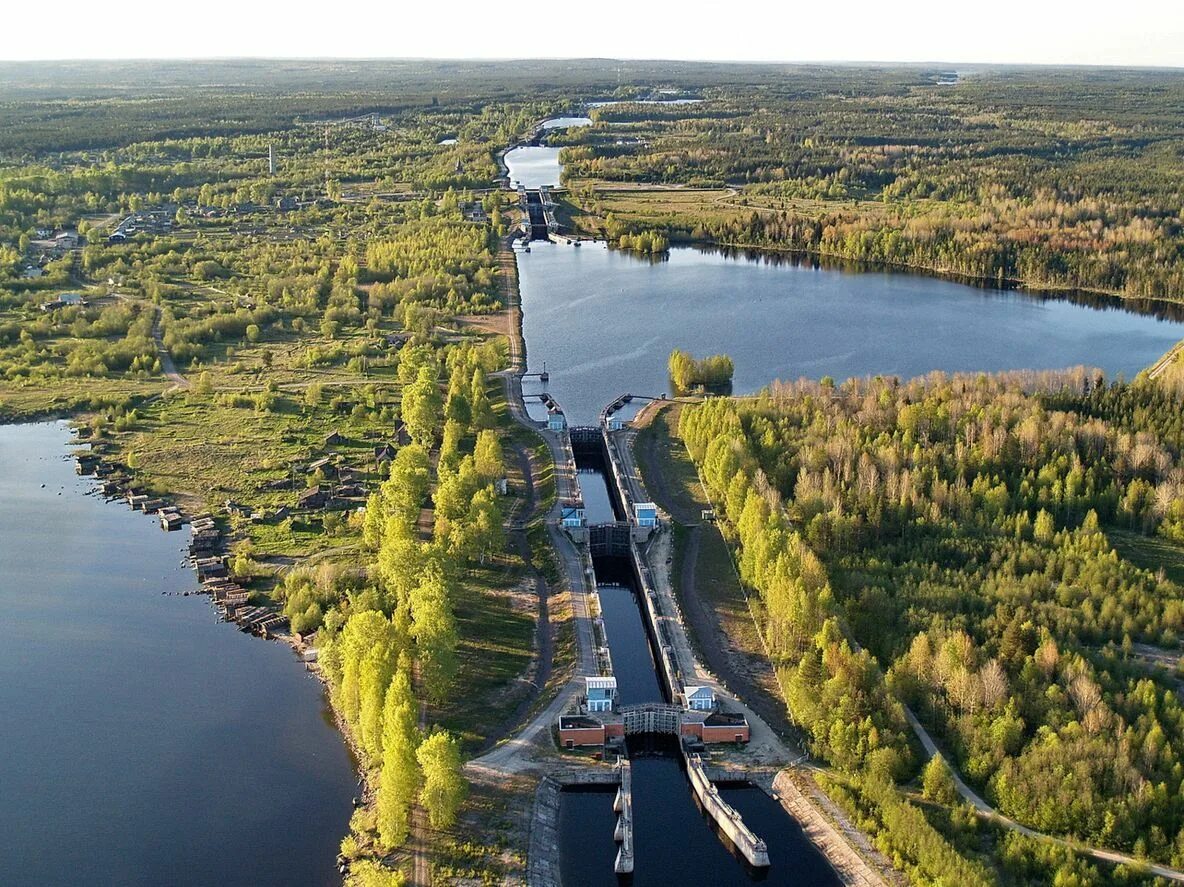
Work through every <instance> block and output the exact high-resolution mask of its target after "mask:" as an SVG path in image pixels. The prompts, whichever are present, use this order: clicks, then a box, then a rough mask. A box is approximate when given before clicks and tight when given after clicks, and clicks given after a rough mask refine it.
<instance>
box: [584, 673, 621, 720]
mask: <svg viewBox="0 0 1184 887" xmlns="http://www.w3.org/2000/svg"><path fill="white" fill-rule="evenodd" d="M584 696H585V698H586V699H587V700H588V702H587V705H588V711H590V712H593V711H612V710H613V703H614V702H616V699H617V679H616V678H614V677H612V676H608V677H603V676H595V677H594V676H591V675H589V676H588V677H586V678H584Z"/></svg>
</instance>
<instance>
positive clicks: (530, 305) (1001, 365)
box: [518, 243, 1184, 423]
mask: <svg viewBox="0 0 1184 887" xmlns="http://www.w3.org/2000/svg"><path fill="white" fill-rule="evenodd" d="M518 268H519V275H520V278H521V288H522V304H523V330H524V334H525V337H526V343H527V356H528V359H529V362H530V370H531V371H532V372H537V371H538V370H540V369H541V368H542V366H543V364H544V362H545V363H546V365H547V369H548V371H549V372H550V375H551V379H550V383H549V385H548V390H549V391H550V392H551V393H552V394H554V395H555V397H556V399H557V400H558V401H559V402H560V404H562V406H563V408H564V410H565V412H566V413H567V417H568V420H569V421H571V422H574V423H589V422H595V420H596V416H597V415H598V414H599V412H600V410H601V408H602V407H603V406H604V405H605V404H606V403H608V402H609V401H611V400H612V399H613V398H615V397H616V396H617V395H618V394H621V393H622V392H626V391H629V392H633V393H635V394H647V395H656V394H661V393H662V392H668V391H669V390H670V383H669V380H668V377H667V372H666V361H667V358H668V357H669V355H670V351H671V350H672V349H673V348H676V347H677V348H682V349H684V350H688V351H691V352H692V353H694V354H696V355H699V356H702V355H705V354H714V353H719V352H725V353H727V354H730V355H731V356H732V358H733V360H734V361H735V363H736V375H735V386H734V391H735V393H737V394H744V393H751V392H754V391H757V390H759V389H760V388H762V387H763V386H765V385H767V384H768V383H769V382H771V381H773V380H775V379H789V380H793V379H797V378H800V377H802V376H806V377H810V378H820V377H822V376H826V375H829V376H833V377H834V378H836V379H839V380H842V379H845V378H848V377H850V376H866V375H874V374H877V373H883V374H892V375H898V376H901V377H911V376H915V375H920V374H923V373H926V372H929V371H931V370H946V371H980V370H984V371H995V370H1004V369H1054V368H1061V367H1067V366H1074V365H1078V364H1087V365H1091V366H1097V367H1100V368H1102V369H1104V370H1106V371H1107V372H1109V373H1124V374H1126V375H1127V376H1128V377H1129V376H1133V375H1134V374H1135V373H1137V372H1138V371H1139V370H1140V369H1143V368H1144V367H1146V366H1148V365H1149V364H1151V363H1153V362H1154V361H1155V359H1156V358H1158V357H1159V356H1160V355H1161V354H1162V353H1163V352H1164V351H1166V350H1167V349H1168V348H1170V347H1171V346H1172V345H1173V344H1175V343H1176V342H1177V341H1178V340H1179V339H1181V338H1184V325H1182V324H1180V323H1177V322H1171V321H1163V320H1159V319H1157V318H1155V317H1152V316H1148V315H1143V314H1137V313H1134V312H1131V311H1127V310H1121V309H1115V308H1110V309H1108V310H1103V309H1099V308H1095V307H1089V306H1086V305H1083V304H1074V303H1073V302H1071V301H1067V300H1056V299H1053V300H1048V299H1042V298H1038V297H1034V296H1031V295H1027V294H1023V293H1018V292H1001V291H997V290H990V289H979V288H975V287H970V286H965V285H962V284H958V283H952V282H950V281H945V280H938V279H935V278H927V277H920V276H916V275H907V274H895V273H884V272H879V273H877V272H865V273H854V272H845V271H840V270H834V269H815V268H813V267H810V266H802V265H794V264H792V263H788V262H780V263H778V262H773V261H769V260H765V259H751V258H745V257H736V258H733V257H728V256H725V255H723V254H720V253H718V252H705V251H700V250H697V249H692V248H676V249H673V250H671V251H670V255H669V258H668V259H667V260H665V261H656V262H655V261H650V260H649V259H645V258H642V257H639V256H636V255H634V254H631V253H623V252H620V251H616V250H611V251H610V250H608V249H607V248H606V247H605V246H604V245H603V244H591V243H585V244H584V245H583V246H581V247H579V248H576V247H572V246H561V245H555V244H550V243H535V244H533V245H532V249H531V252H530V253H529V254H525V255H519V257H518ZM527 390H528V391H531V390H536V391H537V390H538V383H537V382H533V383H532V385H528V388H527Z"/></svg>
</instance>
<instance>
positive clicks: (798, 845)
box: [719, 784, 842, 887]
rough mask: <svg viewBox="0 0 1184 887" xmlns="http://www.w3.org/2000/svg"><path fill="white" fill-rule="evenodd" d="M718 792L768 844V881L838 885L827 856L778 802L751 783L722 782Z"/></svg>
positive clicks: (825, 886)
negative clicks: (723, 783) (724, 783)
mask: <svg viewBox="0 0 1184 887" xmlns="http://www.w3.org/2000/svg"><path fill="white" fill-rule="evenodd" d="M719 793H720V795H721V796H722V797H723V799H724V800H725V801H727V802H728V803H729V804H731V805H732V807H733V808H734V809H735V810H736V811H737V812H739V813H740V815H741V816H743V817H744V822H745V823H746V824H747V825H748V827H749V828H750V829H752V830H753V832H755V833H756V834H757V835H758V836H759V837H761V838H762V839H763V840H764V842H765V844H766V845H767V846H768V848H769V876H768V878H767V881H768V883H770V884H799V885H807V884H808V885H810V887H830V885H835V887H837V885H839V884H841V883H842V881H840V880H839V878H838V876H837V875H836V874H835V870H834V869H833V868H831V865H830V863H829V862H827V861H826V857H825V856H823V855H822V852H821V851H820V850H819V849H818V848H817V847H815V846H814V844H813V843H811V841H810V839H809V838H808V837H806V833H805V832H803V831H802V827H801V826H800V825H798V821H797V820H796V819H794V818H793V817H792V816H790V815H788V814H787V813H786V812H785V808H784V807H782V806H781V804H780V803H778V802H777V801H775V800H773V799H772V798H771V797H769V796H768V795H767V794H765V793H764V792H763V791H761V790H760V789H759V788H756V787H755V786H752V785H744V784H741V785H736V784H731V785H722V786H720V787H719Z"/></svg>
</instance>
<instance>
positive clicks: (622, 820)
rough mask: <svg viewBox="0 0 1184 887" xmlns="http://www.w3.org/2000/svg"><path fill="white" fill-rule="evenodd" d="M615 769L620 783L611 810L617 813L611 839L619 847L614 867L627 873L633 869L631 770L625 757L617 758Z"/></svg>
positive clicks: (619, 873)
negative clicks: (617, 771) (619, 775)
mask: <svg viewBox="0 0 1184 887" xmlns="http://www.w3.org/2000/svg"><path fill="white" fill-rule="evenodd" d="M617 769H618V770H619V771H620V773H621V785H620V788H618V789H617V796H616V798H614V799H613V811H614V812H615V813H616V814H617V827H616V829H614V831H613V839H614V840H615V841H616V842H617V843H618V844H620V845H621V849H620V850H618V851H617V860H616V864H615V865H614V869H615V871H616V873H617V874H618V875H627V874H630V873H631V872H632V871H633V770H632V768H631V766H630V764H629V761H628V760H626V759H625V758H618V759H617Z"/></svg>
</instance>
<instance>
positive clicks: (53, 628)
mask: <svg viewBox="0 0 1184 887" xmlns="http://www.w3.org/2000/svg"><path fill="white" fill-rule="evenodd" d="M68 440H69V435H68V433H67V430H66V428H65V426H63V425H60V424H39V425H22V426H0V614H3V615H2V616H0V750H2V752H0V884H13V885H17V884H71V885H89V884H95V885H99V884H104V885H105V884H143V885H159V884H170V885H189V884H193V885H197V884H243V885H256V884H277V885H278V884H296V883H299V884H314V885H319V884H332V883H335V882H336V883H340V879H339V878H337V877H336V874H335V871H334V864H333V863H334V857H335V855H336V851H337V845H338V843H339V842H340V840H341V837H342V836H343V835H344V834H345V832H346V829H347V824H348V821H349V816H350V812H351V805H350V798H351V796H352V795H354V794H355V793H356V788H355V777H354V774H353V770H352V767H351V765H350V761H349V758H348V755H347V753H346V750H345V747H344V745H343V743H342V740H341V737H340V736H339V735H338V733H337V731H336V730H335V729H334V728H333V726H332V723H331V721H329V720H328V718H327V715H326V709H325V700H324V698H323V695H322V692H321V686H320V684H319V683H318V682H317V681H316V680H315V679H314V678H313V677H312V676H311V675H309V674H307V673H306V672H305V671H304V669H303V667H302V666H301V665H300V664H299V663H298V662H297V661H296V660H295V658H294V656H293V654H292V653H291V651H290V650H289V649H288V648H287V647H284V646H281V645H279V644H276V643H266V642H264V641H261V640H258V639H256V638H253V637H250V636H248V635H245V634H243V633H241V632H239V631H237V630H235V629H234V628H233V627H231V626H228V625H221V624H217V623H216V622H215V621H214V613H213V610H212V609H211V607H210V605H209V603H208V601H207V599H205V598H204V597H188V598H186V597H176V596H164V595H162V594H161V592H162V591H170V592H176V591H183V590H186V589H192V588H194V587H196V581H195V579H194V575H193V572H192V571H191V570H189V569H188V568H182V567H181V566H180V563H181V558H182V554H181V553H180V552H179V549H180V548H181V547H182V546H183V545H184V544H185V541H186V539H187V536H188V534H187V533H169V534H166V533H163V532H161V531H160V529H159V528H158V524H157V523H156V521H155V519H154V518H153V517H150V516H147V515H143V514H138V513H136V512H132V511H131V510H129V509H128V508H127V507H126V506H124V505H122V504H108V503H105V502H103V501H102V500H101V499H99V498H97V497H95V496H87V495H84V493H85V492H86V491H87V490H88V489H90V488H92V487H93V486H94V481H93V479H88V478H78V477H76V476H75V474H74V472H73V467H72V463H71V462H68V461H66V460H65V458H64V457H65V454H66V452H67V451H66V448H65V444H66V443H67V441H68ZM42 484H44V485H45V488H44V489H43V488H42V487H41V485H42Z"/></svg>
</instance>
